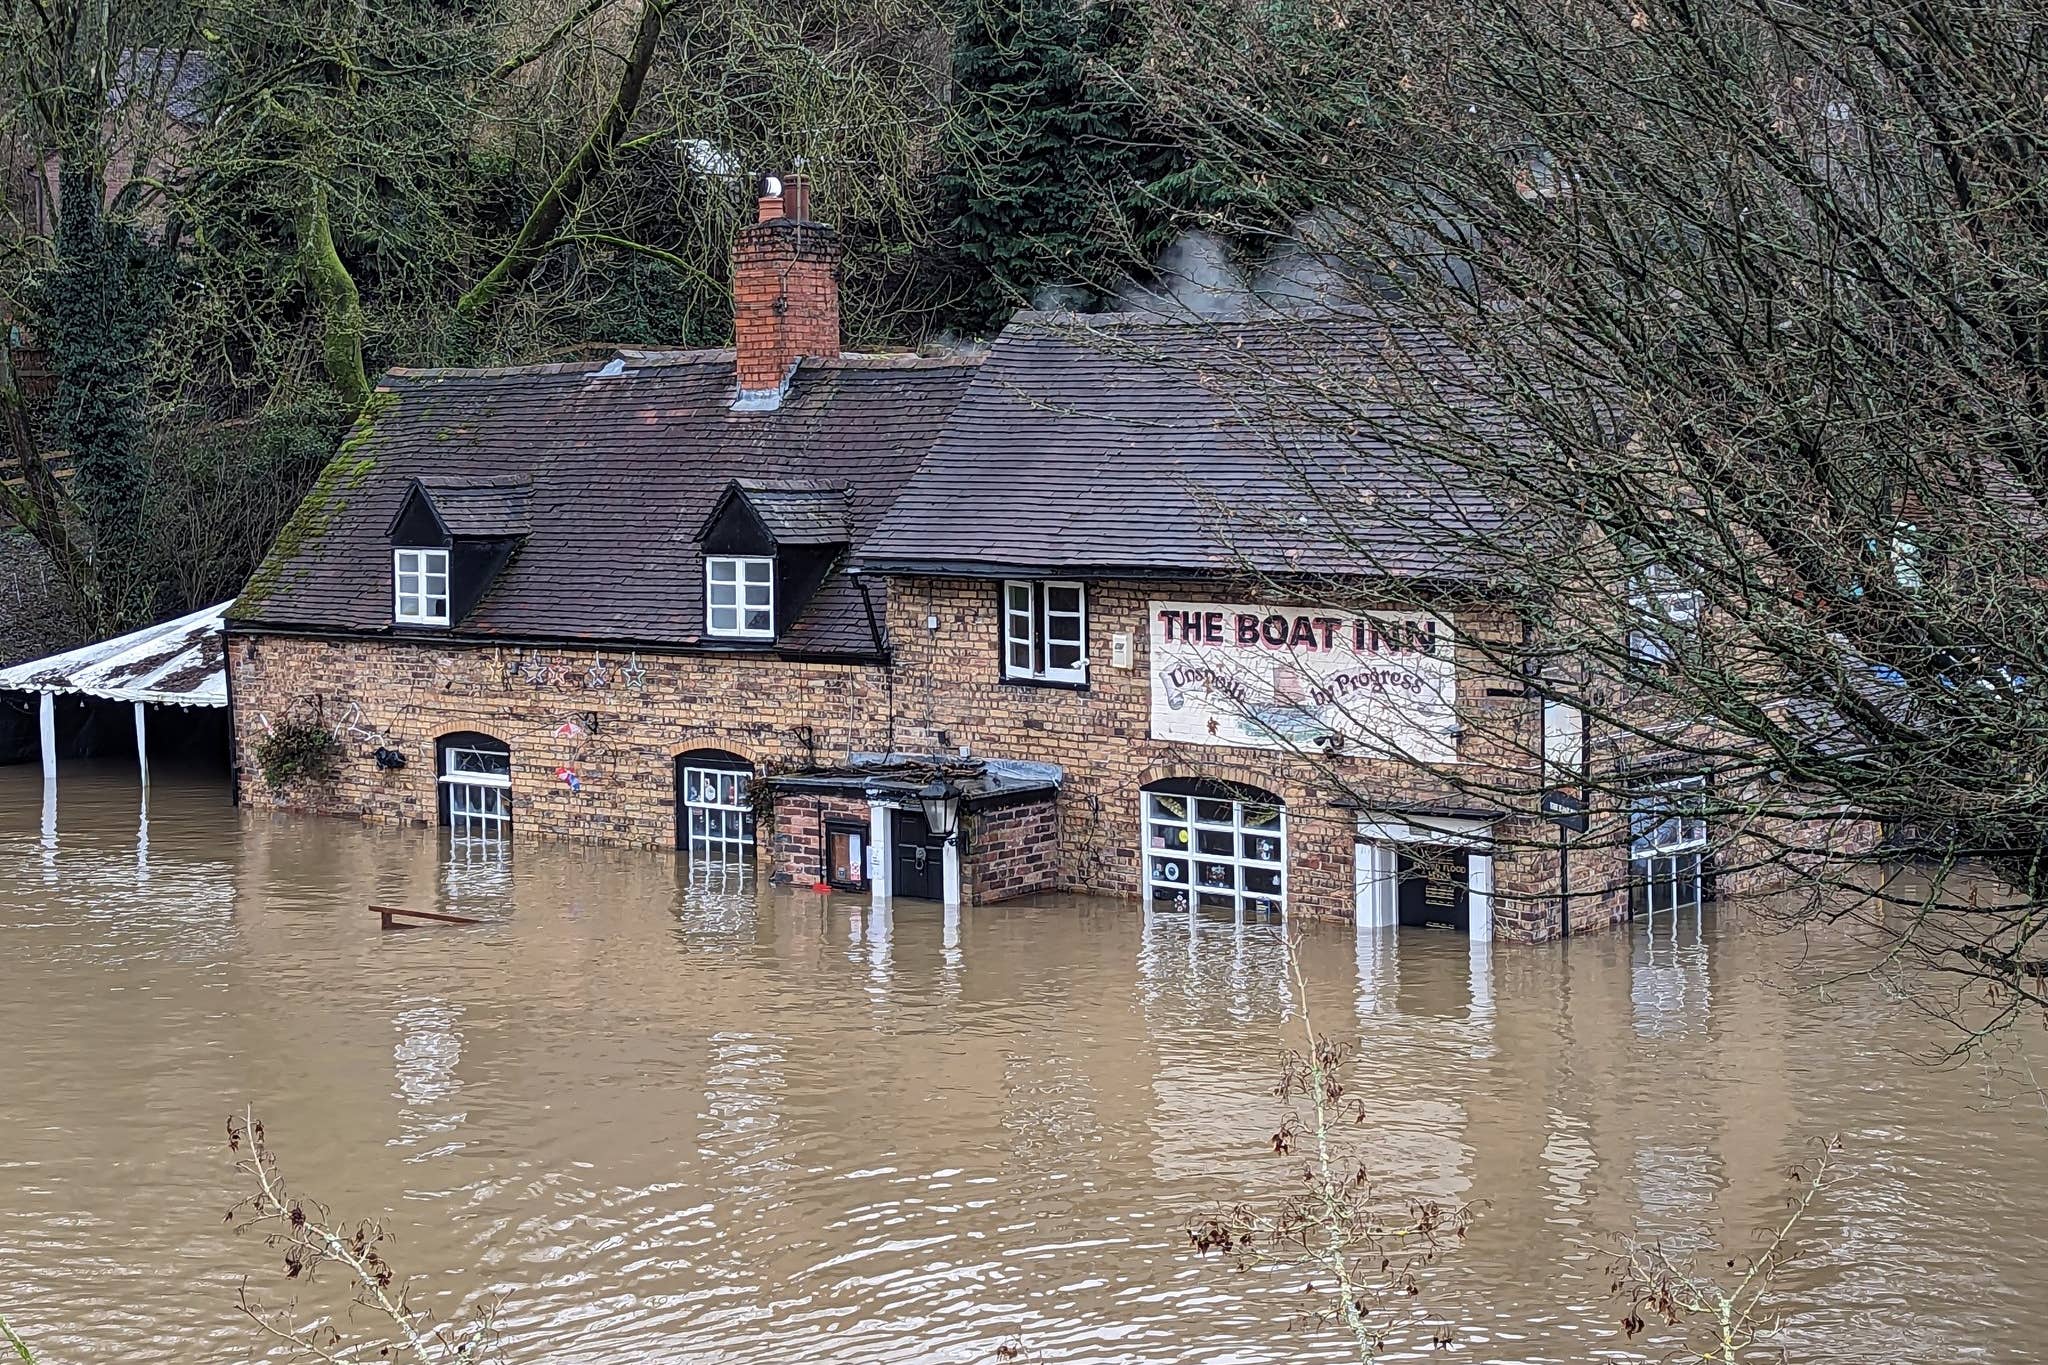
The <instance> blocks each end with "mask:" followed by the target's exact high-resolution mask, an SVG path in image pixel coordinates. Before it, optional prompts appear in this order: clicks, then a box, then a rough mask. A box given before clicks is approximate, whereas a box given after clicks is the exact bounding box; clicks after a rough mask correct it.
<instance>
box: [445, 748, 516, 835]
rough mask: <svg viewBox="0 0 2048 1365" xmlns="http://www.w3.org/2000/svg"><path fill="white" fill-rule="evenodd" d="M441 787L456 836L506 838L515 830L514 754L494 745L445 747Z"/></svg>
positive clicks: (453, 833) (450, 825)
mask: <svg viewBox="0 0 2048 1365" xmlns="http://www.w3.org/2000/svg"><path fill="white" fill-rule="evenodd" d="M441 789H442V791H443V793H444V794H445V796H446V799H447V802H448V832H449V833H450V834H451V835H453V836H454V837H455V838H457V839H503V838H504V837H505V836H506V835H508V834H509V833H511V830H512V755H510V754H508V753H504V752H502V751H499V750H493V749H469V748H457V747H455V746H453V745H451V746H449V747H448V748H447V749H445V750H443V751H442V755H441Z"/></svg>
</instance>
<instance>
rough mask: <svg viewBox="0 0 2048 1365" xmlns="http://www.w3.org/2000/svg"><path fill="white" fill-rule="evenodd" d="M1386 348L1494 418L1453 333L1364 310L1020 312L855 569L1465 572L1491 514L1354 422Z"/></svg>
mask: <svg viewBox="0 0 2048 1365" xmlns="http://www.w3.org/2000/svg"><path fill="white" fill-rule="evenodd" d="M1388 348H1398V349H1399V351H1400V358H1401V360H1402V361H1403V363H1404V364H1411V365H1413V366H1415V367H1418V368H1419V369H1420V370H1421V371H1422V372H1426V373H1428V374H1430V375H1432V376H1433V377H1435V378H1437V379H1438V380H1440V381H1441V382H1442V383H1444V384H1445V385H1446V386H1448V387H1449V388H1450V389H1451V390H1452V391H1453V392H1454V393H1455V394H1457V395H1458V399H1459V401H1461V402H1466V403H1468V404H1469V405H1470V407H1471V411H1472V414H1473V421H1474V424H1475V427H1476V428H1478V429H1482V430H1483V429H1486V426H1487V424H1488V423H1489V422H1491V421H1492V420H1493V418H1492V416H1491V415H1490V414H1489V413H1488V412H1487V410H1486V404H1485V401H1484V398H1483V384H1482V383H1481V381H1480V378H1479V376H1478V375H1477V373H1476V371H1474V370H1473V369H1472V367H1470V366H1469V365H1468V364H1466V362H1464V361H1463V360H1462V359H1461V358H1460V357H1459V356H1458V355H1457V354H1456V352H1455V351H1453V350H1452V349H1451V348H1450V347H1448V346H1447V345H1445V344H1443V343H1441V342H1439V341H1433V340H1431V339H1430V338H1428V337H1427V336H1425V335H1424V334H1422V333H1420V332H1407V331H1402V330H1400V329H1396V328H1389V327H1386V326H1384V325H1381V324H1378V323H1374V322H1370V321H1366V320H1361V319H1350V318H1335V319H1318V320H1316V321H1313V322H1304V321H1301V320H1297V319H1274V320H1271V321H1260V322H1245V323H1202V324H1184V323H1170V322H1160V321H1157V320H1152V319H1136V318H1114V317H1089V318H1082V319H1064V320H1063V319H1059V318H1054V317H1047V316H1040V315H1029V314H1026V315H1020V316H1019V319H1018V320H1017V321H1016V322H1013V323H1012V324H1011V326H1010V327H1009V328H1008V329H1006V330H1005V331H1004V332H1003V334H1002V336H1001V337H999V338H998V339H997V341H996V343H995V345H994V347H993V349H992V351H991V353H990V355H989V357H988V359H987V360H986V361H984V362H983V364H982V365H981V367H980V369H979V370H978V371H977V372H976V374H975V376H974V380H973V382H972V384H970V385H969V387H968V390H967V393H966V395H965V396H964V397H963V398H962V399H961V401H960V404H959V406H958V407H956V408H955V409H954V411H953V415H952V421H951V423H950V424H949V426H948V427H947V430H946V432H945V434H944V435H943V436H942V437H941V438H940V439H939V440H938V442H937V443H936V444H935V445H934V446H933V447H932V451H931V453H930V454H929V455H928V456H926V457H925V461H924V464H923V466H922V467H921V468H920V469H919V471H918V474H917V477H916V478H914V479H913V480H911V482H910V485H909V486H908V487H907V488H906V489H905V490H904V492H903V494H902V495H901V496H900V497H898V498H897V499H896V502H895V504H894V506H892V507H891V509H890V511H889V513H888V515H887V516H886V517H884V518H883V519H882V523H881V525H880V526H879V527H878V528H877V529H876V530H875V531H874V533H873V534H871V535H869V536H868V537H867V538H866V539H865V540H864V541H862V542H861V544H860V547H859V550H858V552H857V554H856V556H855V559H856V568H857V569H858V570H859V571H860V572H863V573H867V572H877V573H886V572H890V571H904V572H918V571H923V572H933V571H937V570H940V569H950V570H952V571H955V572H963V573H971V574H990V575H994V574H1003V573H1021V574H1030V573H1039V572H1044V573H1061V574H1080V573H1094V574H1097V575H1100V576H1110V575H1111V574H1114V573H1117V572H1120V571H1121V572H1126V573H1137V574H1162V573H1175V572H1182V571H1187V572H1194V573H1215V572H1230V571H1235V570H1239V569H1242V568H1245V567H1247V566H1249V567H1252V568H1255V569H1258V570H1261V571H1267V572H1275V573H1290V572H1300V573H1361V572H1372V573H1393V574H1403V575H1407V574H1414V575H1431V576H1441V577H1446V578H1460V577H1468V576H1475V575H1477V574H1479V573H1481V572H1483V567H1484V566H1483V565H1481V564H1480V563H1478V562H1477V561H1476V560H1475V559H1474V558H1473V557H1472V555H1471V553H1470V545H1471V542H1472V540H1473V536H1472V533H1473V532H1475V531H1478V532H1490V531H1492V530H1496V529H1498V526H1499V522H1500V519H1499V516H1498V514H1497V512H1496V510H1495V509H1494V508H1493V507H1492V506H1491V505H1490V504H1489V503H1488V502H1487V501H1486V500H1485V499H1483V498H1480V497H1478V496H1476V495H1475V494H1474V493H1472V492H1471V491H1470V490H1469V487H1468V486H1466V485H1464V484H1463V482H1462V481H1461V480H1460V479H1459V478H1458V476H1457V475H1456V473H1455V471H1454V470H1452V469H1450V468H1449V467H1448V466H1445V465H1442V464H1436V465H1434V466H1433V465H1432V464H1431V462H1429V461H1425V460H1418V459H1416V458H1415V457H1414V452H1412V451H1411V452H1404V454H1403V456H1402V458H1400V459H1390V458H1389V453H1390V452H1389V447H1388V446H1387V445H1385V444H1384V443H1383V442H1382V441H1381V440H1379V439H1375V438H1372V437H1367V436H1364V435H1354V434H1352V433H1354V432H1357V431H1359V430H1360V429H1361V428H1362V427H1363V428H1370V429H1372V430H1374V431H1378V432H1385V431H1387V430H1390V429H1397V428H1398V412H1397V411H1395V410H1394V409H1393V408H1392V407H1391V406H1389V405H1386V404H1381V405H1378V407H1377V409H1376V410H1370V411H1366V412H1362V411H1361V408H1360V406H1359V399H1360V396H1361V395H1365V396H1367V397H1368V398H1369V396H1370V395H1371V394H1372V393H1373V391H1374V390H1373V389H1372V388H1371V387H1370V386H1371V384H1372V383H1373V382H1374V378H1375V376H1374V371H1375V368H1376V367H1377V366H1379V365H1380V364H1382V363H1384V362H1387V361H1388V359H1389V354H1388ZM1332 381H1337V382H1339V383H1341V384H1342V393H1343V401H1342V402H1341V403H1340V402H1337V401H1334V400H1333V399H1331V398H1330V397H1329V396H1328V394H1329V390H1328V388H1326V387H1325V386H1327V385H1329V384H1331V383H1332ZM1365 416H1369V417H1370V418H1371V421H1369V422H1362V421H1361V417H1365ZM1311 490H1320V493H1321V495H1323V496H1339V497H1342V498H1344V499H1345V500H1346V503H1345V506H1344V507H1343V508H1342V509H1341V517H1335V516H1332V515H1331V511H1332V509H1331V507H1330V506H1329V505H1328V504H1327V503H1323V504H1321V505H1318V503H1317V497H1318V494H1317V493H1316V492H1312V491H1311ZM1339 521H1341V525H1339V524H1335V523H1337V522H1339Z"/></svg>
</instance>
